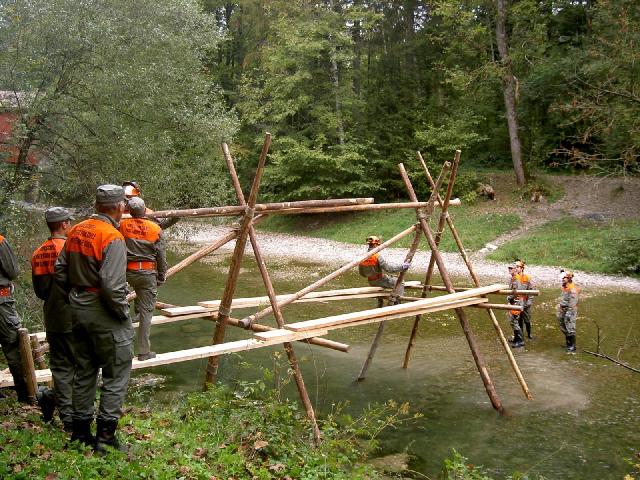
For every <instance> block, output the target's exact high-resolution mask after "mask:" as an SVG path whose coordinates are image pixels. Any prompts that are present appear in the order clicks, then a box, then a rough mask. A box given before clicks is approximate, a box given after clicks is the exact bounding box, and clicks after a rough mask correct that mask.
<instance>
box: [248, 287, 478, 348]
mask: <svg viewBox="0 0 640 480" xmlns="http://www.w3.org/2000/svg"><path fill="white" fill-rule="evenodd" d="M485 302H487V299H486V298H480V297H477V298H465V299H462V300H456V301H453V302H449V303H443V304H442V305H432V306H429V307H424V308H420V309H418V310H412V311H410V312H401V313H395V314H390V315H384V316H382V317H371V318H365V319H362V320H357V321H353V322H345V323H337V324H333V325H328V326H327V327H326V330H328V331H331V330H336V329H340V328H348V327H356V326H359V325H366V324H369V323H377V322H386V321H387V320H397V319H399V318H407V317H411V316H414V315H416V314H421V315H422V314H425V313H433V312H440V311H442V310H449V309H452V308H461V307H469V306H475V305H479V304H483V303H485ZM300 323H302V322H300ZM292 325H296V324H295V323H292V324H289V325H286V326H285V328H282V329H279V330H271V331H269V332H259V333H255V334H254V335H253V336H254V338H256V339H258V340H261V341H272V340H275V339H277V338H280V337H281V336H282V337H284V336H286V334H287V332H288V331H289V330H288V329H287V328H288V327H289V326H292ZM303 331H305V332H307V333H309V334H311V333H313V332H315V331H322V330H303Z"/></svg>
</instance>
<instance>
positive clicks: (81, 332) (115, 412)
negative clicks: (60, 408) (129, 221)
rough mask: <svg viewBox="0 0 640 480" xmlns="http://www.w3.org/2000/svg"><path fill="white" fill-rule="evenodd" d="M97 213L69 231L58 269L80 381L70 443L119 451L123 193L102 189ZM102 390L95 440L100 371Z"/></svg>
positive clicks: (125, 313) (126, 358)
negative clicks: (117, 449) (66, 302)
mask: <svg viewBox="0 0 640 480" xmlns="http://www.w3.org/2000/svg"><path fill="white" fill-rule="evenodd" d="M95 210H96V213H95V214H94V215H91V217H89V218H88V219H87V220H85V221H83V222H80V223H79V224H77V225H75V226H74V227H72V228H71V230H70V231H69V234H68V237H67V242H66V243H65V246H64V248H63V249H62V252H60V255H59V256H58V260H57V261H56V266H55V272H56V273H55V279H56V282H57V283H58V284H59V285H61V286H62V287H63V289H64V290H65V291H66V292H68V298H69V303H70V305H71V312H72V318H73V326H72V332H73V349H74V352H75V355H76V363H77V366H76V376H75V380H74V382H73V434H72V436H71V440H77V441H79V442H81V443H84V444H86V445H91V446H93V447H94V448H95V450H96V451H97V452H99V453H101V452H104V451H105V447H106V446H111V447H114V448H120V444H119V442H118V440H117V438H116V435H115V432H116V429H117V426H118V420H119V418H120V416H121V415H122V404H123V403H124V399H125V397H126V394H127V386H128V383H129V376H130V373H131V363H132V359H133V333H134V331H133V326H132V325H131V319H130V318H129V304H128V302H127V288H126V283H127V280H126V273H127V248H126V246H125V242H124V237H123V236H122V234H121V233H120V232H119V231H118V226H119V225H118V222H119V221H120V219H121V218H122V214H123V212H124V190H123V189H122V187H120V186H118V185H102V186H100V187H98V189H97V192H96V202H95ZM100 369H102V388H101V394H100V404H99V408H98V418H97V428H96V437H93V435H92V434H91V424H92V422H93V415H94V402H95V397H96V387H97V382H98V371H99V370H100Z"/></svg>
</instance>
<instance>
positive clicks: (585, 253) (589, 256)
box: [489, 218, 640, 274]
mask: <svg viewBox="0 0 640 480" xmlns="http://www.w3.org/2000/svg"><path fill="white" fill-rule="evenodd" d="M639 238H640V222H639V221H620V220H615V221H609V222H594V221H589V220H580V219H574V218H566V219H562V220H557V221H552V222H548V223H545V224H544V225H541V226H540V227H538V228H535V229H532V230H531V231H530V232H528V233H527V234H525V235H524V236H523V237H522V238H518V239H517V240H513V241H511V242H509V243H506V244H504V245H502V246H501V247H500V248H499V249H498V250H496V251H495V252H493V253H492V254H491V255H490V256H489V258H490V259H492V260H498V261H504V262H508V261H512V260H513V259H514V258H523V259H525V260H526V261H527V262H528V263H531V264H537V265H552V266H562V267H564V268H569V269H576V270H584V271H588V272H599V273H626V274H633V273H634V272H632V271H629V270H628V268H627V266H625V265H623V264H621V262H620V261H619V260H618V259H619V258H620V257H621V255H623V254H624V252H626V251H627V249H628V247H629V246H630V245H631V246H632V245H633V244H634V243H635V244H638V243H639V242H638V240H637V239H639ZM632 239H635V240H632ZM639 260H640V259H638V257H636V259H635V263H636V264H637V262H638V261H639ZM629 262H633V259H630V260H629Z"/></svg>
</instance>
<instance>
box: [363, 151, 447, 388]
mask: <svg viewBox="0 0 640 480" xmlns="http://www.w3.org/2000/svg"><path fill="white" fill-rule="evenodd" d="M450 165H451V164H450V163H449V162H445V163H444V165H443V166H442V170H441V171H440V175H439V177H438V182H437V183H436V186H435V187H434V189H433V191H432V193H431V197H430V198H429V201H428V202H427V206H426V207H425V208H424V211H423V212H420V211H419V210H416V214H417V215H423V216H424V217H425V218H428V217H429V216H431V214H432V213H433V206H434V204H435V200H436V195H438V190H439V189H440V185H441V184H442V181H443V180H444V177H445V173H446V172H447V170H448V169H449V167H450ZM421 237H422V233H421V232H420V230H419V229H417V230H416V236H415V238H414V240H413V242H412V244H411V247H410V248H409V252H408V253H407V256H406V258H405V262H409V263H411V261H412V260H413V256H414V255H415V252H416V250H417V249H418V245H420V238H421ZM405 275H406V272H401V273H400V275H398V278H397V279H396V284H395V287H394V289H393V296H392V297H391V298H390V299H389V304H390V305H391V304H393V303H397V302H398V295H399V293H400V289H401V288H402V282H403V280H404V277H405ZM384 325H385V324H384V322H381V323H379V324H378V331H377V332H376V335H375V337H374V339H373V341H372V342H371V346H370V347H369V353H368V354H367V357H366V359H365V361H364V363H363V364H362V368H361V369H360V374H359V375H358V378H357V380H358V381H359V382H361V381H363V380H364V379H365V377H366V375H367V370H368V369H369V366H370V365H371V362H373V357H374V356H375V354H376V350H377V349H378V345H379V343H380V339H381V338H382V333H383V332H384Z"/></svg>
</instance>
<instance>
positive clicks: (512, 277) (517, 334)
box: [507, 264, 524, 348]
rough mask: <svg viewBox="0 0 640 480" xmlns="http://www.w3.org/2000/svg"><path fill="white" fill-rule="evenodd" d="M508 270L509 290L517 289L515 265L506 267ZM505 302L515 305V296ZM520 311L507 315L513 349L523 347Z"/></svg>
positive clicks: (512, 311) (511, 311)
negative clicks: (511, 333)
mask: <svg viewBox="0 0 640 480" xmlns="http://www.w3.org/2000/svg"><path fill="white" fill-rule="evenodd" d="M507 268H508V269H509V289H510V290H515V289H516V288H517V278H516V276H517V273H516V269H517V267H516V265H515V264H514V265H509V266H508V267H507ZM507 302H508V303H509V305H515V304H516V295H514V294H512V295H509V296H508V297H507ZM520 313H521V311H520V310H509V311H508V313H507V315H508V317H509V323H510V324H511V328H512V329H513V338H512V339H511V340H510V342H511V346H512V347H513V348H520V347H524V339H523V335H522V325H521V324H520Z"/></svg>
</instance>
